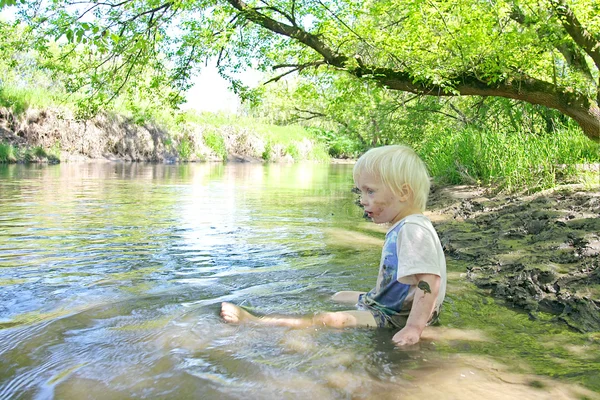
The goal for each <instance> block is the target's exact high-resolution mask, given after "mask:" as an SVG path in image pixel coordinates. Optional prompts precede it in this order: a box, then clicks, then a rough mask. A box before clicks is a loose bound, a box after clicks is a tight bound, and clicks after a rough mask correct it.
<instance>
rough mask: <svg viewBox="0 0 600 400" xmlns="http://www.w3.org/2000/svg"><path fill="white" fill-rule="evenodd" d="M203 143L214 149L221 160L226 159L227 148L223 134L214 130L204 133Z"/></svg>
mask: <svg viewBox="0 0 600 400" xmlns="http://www.w3.org/2000/svg"><path fill="white" fill-rule="evenodd" d="M203 136H204V144H206V146H207V147H208V148H210V149H211V150H212V151H214V152H215V153H216V154H217V155H218V156H219V157H220V158H221V159H222V160H226V159H227V149H226V148H225V140H224V139H223V136H221V135H220V134H218V133H216V132H210V131H208V132H205V133H204V135H203Z"/></svg>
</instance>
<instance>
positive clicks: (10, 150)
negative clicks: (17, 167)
mask: <svg viewBox="0 0 600 400" xmlns="http://www.w3.org/2000/svg"><path fill="white" fill-rule="evenodd" d="M16 154H17V149H16V148H15V147H14V146H12V145H10V144H7V143H0V163H9V162H15V161H17V157H16Z"/></svg>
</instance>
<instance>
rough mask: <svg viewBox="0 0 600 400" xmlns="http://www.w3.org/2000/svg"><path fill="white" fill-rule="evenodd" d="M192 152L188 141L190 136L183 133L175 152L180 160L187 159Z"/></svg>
mask: <svg viewBox="0 0 600 400" xmlns="http://www.w3.org/2000/svg"><path fill="white" fill-rule="evenodd" d="M192 152H193V151H192V143H191V142H190V138H189V137H188V136H186V135H184V136H183V137H182V138H181V140H180V141H179V144H178V145H177V154H179V158H180V159H181V160H183V161H188V160H189V159H190V157H191V155H192Z"/></svg>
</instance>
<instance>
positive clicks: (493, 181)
mask: <svg viewBox="0 0 600 400" xmlns="http://www.w3.org/2000/svg"><path fill="white" fill-rule="evenodd" d="M416 148H417V150H418V152H419V153H420V154H421V156H422V157H423V158H424V160H425V161H426V162H427V164H428V165H429V168H430V170H431V173H432V175H433V176H435V177H437V178H438V179H440V180H441V181H442V182H444V183H449V184H462V183H468V184H478V185H485V186H488V185H489V186H494V187H497V188H499V189H504V190H506V191H509V192H511V191H515V190H520V189H523V188H528V189H529V190H530V191H537V190H541V189H546V188H551V187H554V186H556V185H557V184H559V183H584V184H589V185H598V184H600V172H599V171H598V163H600V143H595V142H593V141H591V140H589V139H588V138H587V137H585V136H584V135H583V134H582V133H581V132H580V131H579V130H578V129H576V128H571V129H569V128H565V129H562V130H558V131H556V132H553V133H551V134H545V135H534V134H531V133H529V132H525V131H522V132H518V133H513V134H510V135H507V134H503V133H500V132H494V131H482V130H475V129H465V130H462V131H442V132H437V134H436V135H435V136H431V137H427V138H425V139H424V140H423V141H422V142H421V143H420V144H418V145H417V146H416Z"/></svg>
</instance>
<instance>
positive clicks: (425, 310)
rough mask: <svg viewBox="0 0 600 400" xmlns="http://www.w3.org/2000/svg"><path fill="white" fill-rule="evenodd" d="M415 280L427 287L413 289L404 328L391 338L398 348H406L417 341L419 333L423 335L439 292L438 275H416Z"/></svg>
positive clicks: (439, 280) (419, 286) (419, 336)
mask: <svg viewBox="0 0 600 400" xmlns="http://www.w3.org/2000/svg"><path fill="white" fill-rule="evenodd" d="M415 279H416V280H417V282H426V283H427V285H428V286H429V287H427V285H423V284H420V285H418V286H417V288H416V289H415V296H414V299H413V304H412V308H411V309H410V314H409V316H408V320H407V321H406V326H405V327H404V328H402V329H401V330H400V331H399V332H398V333H396V334H395V335H394V337H393V338H392V341H393V342H394V343H396V344H397V345H398V346H407V345H411V344H415V343H417V342H418V341H419V339H420V338H421V333H423V329H425V326H426V325H427V321H429V318H430V317H431V313H432V311H433V308H434V307H435V302H436V300H437V297H438V293H439V290H440V282H441V278H440V277H439V276H438V275H433V274H417V275H415ZM421 287H423V288H424V289H425V290H423V289H421ZM428 289H429V292H428Z"/></svg>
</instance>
